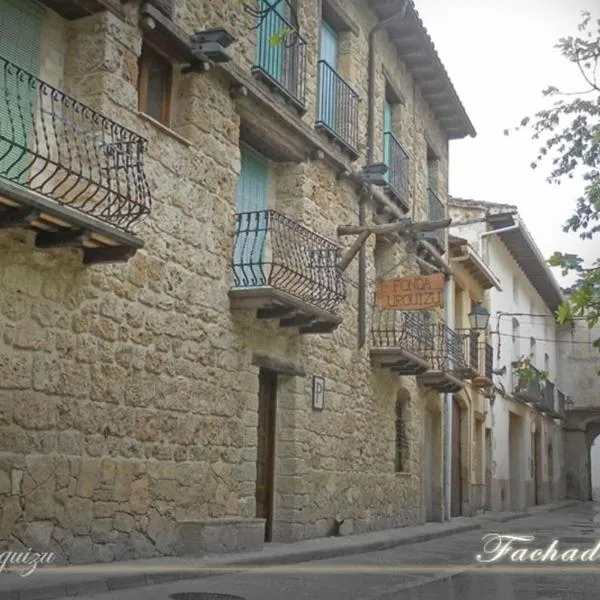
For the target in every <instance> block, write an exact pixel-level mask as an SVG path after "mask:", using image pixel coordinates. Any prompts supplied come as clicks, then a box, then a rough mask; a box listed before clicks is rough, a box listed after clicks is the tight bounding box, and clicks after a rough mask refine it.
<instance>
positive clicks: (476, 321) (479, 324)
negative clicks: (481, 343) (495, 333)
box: [469, 302, 490, 332]
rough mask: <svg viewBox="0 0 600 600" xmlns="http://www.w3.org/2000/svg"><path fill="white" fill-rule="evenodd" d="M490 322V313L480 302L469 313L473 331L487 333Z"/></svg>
mask: <svg viewBox="0 0 600 600" xmlns="http://www.w3.org/2000/svg"><path fill="white" fill-rule="evenodd" d="M489 322H490V313H489V312H488V310H487V309H486V308H485V306H483V305H482V304H481V302H478V303H477V304H476V306H474V307H473V309H472V310H471V312H470V313H469V323H470V325H471V329H474V330H475V331H478V332H479V331H485V329H486V328H487V326H488V323H489Z"/></svg>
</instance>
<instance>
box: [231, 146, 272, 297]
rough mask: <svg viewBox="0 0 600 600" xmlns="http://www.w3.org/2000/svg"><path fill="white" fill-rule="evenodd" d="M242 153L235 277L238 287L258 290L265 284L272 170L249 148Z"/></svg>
mask: <svg viewBox="0 0 600 600" xmlns="http://www.w3.org/2000/svg"><path fill="white" fill-rule="evenodd" d="M240 153H241V170H240V177H239V179H238V183H237V187H236V209H237V212H238V213H241V214H239V216H238V219H239V221H238V232H237V235H236V240H235V246H234V269H235V277H236V282H237V286H238V287H257V286H262V285H264V284H265V282H266V281H265V279H266V271H265V265H264V264H263V262H264V261H263V259H264V255H265V245H266V244H265V242H266V237H267V228H268V220H267V214H266V209H267V207H268V198H269V167H268V163H267V161H266V159H265V158H264V157H263V156H262V155H260V154H259V153H258V152H256V151H254V150H252V149H250V148H248V147H247V146H242V147H241V148H240Z"/></svg>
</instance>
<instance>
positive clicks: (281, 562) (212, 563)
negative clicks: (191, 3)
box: [0, 523, 481, 600]
mask: <svg viewBox="0 0 600 600" xmlns="http://www.w3.org/2000/svg"><path fill="white" fill-rule="evenodd" d="M477 529H481V523H466V524H464V525H463V524H459V525H455V526H453V527H450V528H448V529H445V530H441V531H431V532H427V533H422V534H417V535H412V536H406V537H399V538H395V539H394V538H391V539H387V540H376V541H372V542H360V541H357V542H354V543H352V544H350V545H346V546H342V545H340V546H337V547H336V546H333V547H328V548H317V549H311V550H298V549H296V550H294V549H293V548H292V549H290V550H288V551H283V552H281V554H277V555H266V556H258V557H255V558H252V559H248V558H247V557H245V556H240V557H236V558H231V559H224V560H220V559H219V557H211V559H209V560H206V561H204V564H200V565H199V566H201V567H202V568H200V569H193V568H192V567H189V569H188V570H186V569H185V568H182V569H178V570H168V569H167V570H165V571H163V572H162V573H161V572H160V567H158V566H157V567H156V569H155V570H154V571H153V572H152V573H143V574H130V573H123V574H121V575H109V574H107V575H106V576H98V575H90V576H89V578H87V579H84V580H80V581H72V582H70V583H69V582H65V583H57V584H56V585H52V583H51V582H47V584H44V583H41V582H40V583H39V584H38V585H37V586H35V585H30V586H28V587H26V588H23V589H21V590H14V591H0V600H54V599H56V598H64V597H69V596H80V595H86V594H101V593H107V592H111V591H117V590H125V589H132V588H137V587H144V586H149V585H156V584H160V583H171V582H175V581H184V580H190V579H202V578H206V577H213V576H215V575H218V574H219V569H222V568H228V567H229V568H231V567H233V569H232V570H239V571H243V570H245V569H251V568H253V567H260V566H285V565H290V564H295V563H301V562H310V561H313V560H326V559H329V558H338V557H341V556H352V555H355V554H363V553H367V552H379V551H382V550H389V549H392V548H397V547H400V546H408V545H410V544H417V543H420V542H426V541H430V540H433V539H439V538H443V537H449V536H452V535H457V534H461V533H466V532H469V531H475V530H477ZM186 566H187V565H186ZM211 567H214V570H212V569H211ZM228 570H229V569H228ZM27 583H29V582H27ZM48 584H49V585H48Z"/></svg>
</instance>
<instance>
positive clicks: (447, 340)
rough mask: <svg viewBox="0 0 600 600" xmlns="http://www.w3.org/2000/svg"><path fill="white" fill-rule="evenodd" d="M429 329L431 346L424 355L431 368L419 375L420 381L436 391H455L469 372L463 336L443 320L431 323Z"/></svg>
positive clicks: (459, 387)
mask: <svg viewBox="0 0 600 600" xmlns="http://www.w3.org/2000/svg"><path fill="white" fill-rule="evenodd" d="M431 330H432V335H433V346H432V348H431V350H430V351H429V352H427V354H426V356H425V357H426V359H427V360H428V361H429V363H430V364H431V370H430V371H428V372H427V373H424V374H423V375H421V376H420V377H421V381H422V382H423V383H424V384H425V385H427V386H428V387H430V388H431V389H433V390H436V391H438V392H445V393H454V392H457V391H458V390H460V389H461V388H462V387H464V383H463V382H462V380H464V379H465V378H466V377H468V376H469V375H470V373H471V369H470V367H469V359H468V357H467V355H466V354H465V337H464V335H462V334H460V333H458V332H456V331H454V330H453V329H450V327H448V326H447V325H446V324H445V323H443V322H437V323H433V324H432V325H431Z"/></svg>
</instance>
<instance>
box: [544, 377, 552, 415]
mask: <svg viewBox="0 0 600 600" xmlns="http://www.w3.org/2000/svg"><path fill="white" fill-rule="evenodd" d="M543 392H544V395H543V401H542V404H543V407H544V408H546V409H547V410H549V411H550V412H554V383H552V382H551V381H548V380H546V381H544V388H543Z"/></svg>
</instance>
